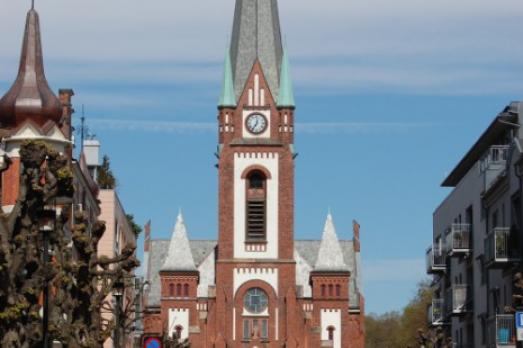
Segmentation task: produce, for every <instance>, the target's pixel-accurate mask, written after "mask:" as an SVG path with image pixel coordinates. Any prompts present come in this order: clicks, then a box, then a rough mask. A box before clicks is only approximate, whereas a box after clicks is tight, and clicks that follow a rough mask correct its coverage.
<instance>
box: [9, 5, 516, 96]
mask: <svg viewBox="0 0 523 348" xmlns="http://www.w3.org/2000/svg"><path fill="white" fill-rule="evenodd" d="M279 2H280V14H281V18H282V27H283V33H284V36H285V38H286V41H287V44H288V47H289V50H290V55H291V58H292V60H293V72H294V77H295V79H296V82H297V87H300V86H305V87H315V88H316V89H319V88H321V89H323V88H326V89H335V90H343V91H346V90H362V89H363V90H365V89H368V88H371V89H372V88H389V89H398V90H400V91H406V92H412V91H414V92H417V93H450V94H455V93H513V92H517V91H521V90H522V84H523V82H522V79H521V78H520V76H521V75H522V73H523V45H521V43H520V38H521V37H522V35H523V26H521V25H520V23H521V20H522V19H523V6H521V1H520V0H501V1H491V0H460V1H458V2H456V1H451V0H440V1H428V0H397V1H390V0H350V1H347V0H324V1H321V2H318V1H316V0H285V1H284V0H280V1H279ZM27 3H29V1H27ZM37 8H38V11H39V12H40V15H41V24H42V29H43V40H44V46H45V55H46V58H47V61H48V67H49V68H48V69H47V70H48V71H49V72H52V73H53V78H50V79H51V80H53V79H59V80H60V81H61V80H65V79H69V81H73V82H74V81H77V80H88V81H100V80H101V81H107V80H109V81H113V80H118V81H128V82H130V81H181V82H184V81H192V82H197V83H201V82H206V81H217V80H219V79H220V78H221V61H222V58H223V53H224V51H225V47H226V42H227V37H228V36H229V35H230V32H231V27H232V17H233V10H234V0H222V1H217V0H199V1H198V2H185V1H172V0H155V1H154V2H144V1H136V0H135V1H129V0H111V1H105V0H104V1H102V0H90V1H71V0H47V1H45V2H44V1H39V2H37ZM26 9H27V7H26V6H23V2H19V1H12V0H0V10H1V11H0V32H2V33H9V35H5V34H4V35H3V36H2V39H1V45H0V58H1V57H3V58H4V59H10V60H13V59H16V57H17V56H18V54H19V50H20V40H21V36H22V31H23V22H24V19H25V11H26ZM64 62H65V63H64ZM71 63H72V64H71ZM4 67H5V65H4V64H1V62H0V79H7V77H6V75H8V72H11V71H12V72H13V73H14V69H16V68H13V67H12V66H10V67H7V69H8V70H5V69H4ZM12 75H13V74H9V76H12ZM55 75H56V76H55ZM325 76H329V78H328V79H326V78H325ZM62 77H63V79H62ZM9 78H12V77H9Z"/></svg>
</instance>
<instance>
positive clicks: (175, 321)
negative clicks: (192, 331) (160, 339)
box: [167, 308, 189, 340]
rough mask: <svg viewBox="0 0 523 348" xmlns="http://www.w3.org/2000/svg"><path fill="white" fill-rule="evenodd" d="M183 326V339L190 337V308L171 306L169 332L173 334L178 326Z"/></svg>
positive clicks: (170, 334)
mask: <svg viewBox="0 0 523 348" xmlns="http://www.w3.org/2000/svg"><path fill="white" fill-rule="evenodd" d="M178 325H180V326H181V327H183V330H182V337H180V338H181V339H182V340H184V339H186V338H189V309H188V308H169V327H168V329H167V332H168V333H169V336H172V334H173V333H174V332H176V330H175V328H176V326H178Z"/></svg>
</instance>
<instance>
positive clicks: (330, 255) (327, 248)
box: [314, 213, 348, 272]
mask: <svg viewBox="0 0 523 348" xmlns="http://www.w3.org/2000/svg"><path fill="white" fill-rule="evenodd" d="M314 270H315V271H327V272H331V271H347V270H348V268H347V264H346V263H345V260H344V258H343V252H342V250H341V245H340V242H339V240H338V236H337V235H336V228H335V227H334V221H333V219H332V215H331V214H330V213H329V214H328V215H327V220H326V221H325V227H324V228H323V236H322V239H321V244H320V251H319V252H318V259H317V260H316V265H315V266H314Z"/></svg>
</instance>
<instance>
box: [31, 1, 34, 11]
mask: <svg viewBox="0 0 523 348" xmlns="http://www.w3.org/2000/svg"><path fill="white" fill-rule="evenodd" d="M34 9H35V0H31V10H34Z"/></svg>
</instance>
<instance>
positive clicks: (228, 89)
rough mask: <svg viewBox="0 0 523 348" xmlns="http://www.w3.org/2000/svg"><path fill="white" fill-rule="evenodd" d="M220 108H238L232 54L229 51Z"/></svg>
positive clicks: (219, 103) (226, 58)
mask: <svg viewBox="0 0 523 348" xmlns="http://www.w3.org/2000/svg"><path fill="white" fill-rule="evenodd" d="M218 106H234V107H235V106H236V96H235V94H234V83H233V77H232V66H231V54H230V53H229V50H227V54H226V55H225V67H224V71H223V85H222V94H221V96H220V101H219V102H218Z"/></svg>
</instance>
